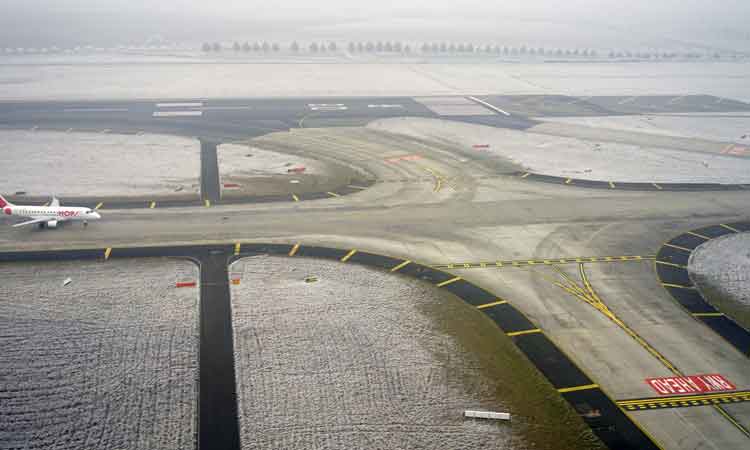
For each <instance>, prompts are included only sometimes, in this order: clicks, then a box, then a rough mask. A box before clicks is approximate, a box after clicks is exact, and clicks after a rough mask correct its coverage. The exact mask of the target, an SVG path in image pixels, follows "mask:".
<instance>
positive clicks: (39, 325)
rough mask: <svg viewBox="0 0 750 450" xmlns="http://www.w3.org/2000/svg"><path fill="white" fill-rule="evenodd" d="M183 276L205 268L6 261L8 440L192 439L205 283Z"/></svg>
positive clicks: (0, 315) (28, 444) (144, 444)
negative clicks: (195, 284) (183, 281)
mask: <svg viewBox="0 0 750 450" xmlns="http://www.w3.org/2000/svg"><path fill="white" fill-rule="evenodd" d="M178 274H188V275H187V276H189V277H192V278H194V277H196V276H197V270H196V268H195V266H194V265H193V264H191V263H187V262H183V261H176V260H167V259H143V260H137V259H133V260H110V261H108V262H106V263H101V262H82V261H77V262H55V263H34V264H27V263H17V264H16V263H14V264H0V280H2V283H1V284H2V286H3V295H2V296H0V330H2V333H0V349H2V351H0V448H23V449H26V448H35V449H76V450H78V449H94V448H96V449H105V450H109V449H111V450H124V449H170V448H172V449H189V448H193V447H194V445H195V440H194V433H195V432H196V428H195V426H196V420H195V417H196V408H197V405H196V403H197V397H196V391H197V382H196V378H197V370H198V363H197V348H198V330H197V328H198V317H197V314H198V312H197V310H198V308H197V307H198V291H197V289H195V288H193V289H176V288H175V287H174V283H175V280H176V279H177V277H181V276H183V275H178ZM68 277H70V278H71V280H72V282H71V283H70V284H69V285H68V286H63V280H65V279H66V278H68Z"/></svg>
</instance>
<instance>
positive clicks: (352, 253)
mask: <svg viewBox="0 0 750 450" xmlns="http://www.w3.org/2000/svg"><path fill="white" fill-rule="evenodd" d="M355 253H357V250H355V249H352V250H349V253H347V254H346V255H344V257H343V258H341V262H347V261H349V258H351V257H352V256H354V254H355Z"/></svg>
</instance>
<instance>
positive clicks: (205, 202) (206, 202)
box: [203, 199, 211, 208]
mask: <svg viewBox="0 0 750 450" xmlns="http://www.w3.org/2000/svg"><path fill="white" fill-rule="evenodd" d="M203 204H204V205H206V208H210V207H211V200H209V199H206V200H205V201H204V202H203Z"/></svg>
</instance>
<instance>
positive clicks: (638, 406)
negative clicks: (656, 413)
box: [617, 391, 750, 411]
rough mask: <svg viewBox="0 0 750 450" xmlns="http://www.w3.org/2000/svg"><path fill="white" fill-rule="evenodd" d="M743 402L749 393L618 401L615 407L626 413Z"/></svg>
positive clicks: (739, 392) (749, 397) (749, 399)
mask: <svg viewBox="0 0 750 450" xmlns="http://www.w3.org/2000/svg"><path fill="white" fill-rule="evenodd" d="M743 402H750V391H738V392H722V393H716V394H705V395H676V396H673V397H648V398H637V399H630V400H618V401H617V405H618V406H620V407H622V408H624V409H626V410H628V411H641V410H644V409H671V408H691V407H694V406H715V405H727V404H733V403H743Z"/></svg>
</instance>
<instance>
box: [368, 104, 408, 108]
mask: <svg viewBox="0 0 750 450" xmlns="http://www.w3.org/2000/svg"><path fill="white" fill-rule="evenodd" d="M367 107H368V108H403V107H404V105H367Z"/></svg>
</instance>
